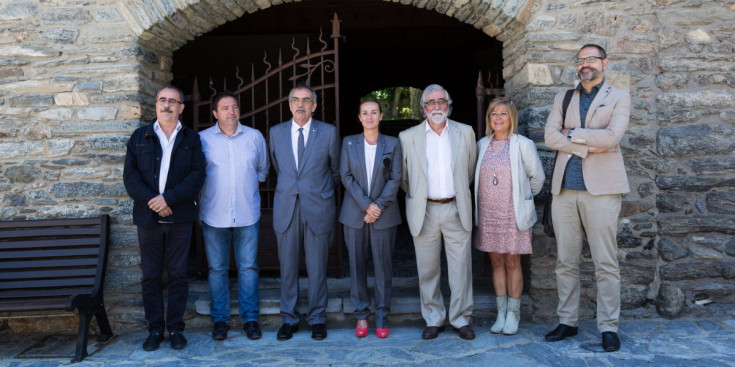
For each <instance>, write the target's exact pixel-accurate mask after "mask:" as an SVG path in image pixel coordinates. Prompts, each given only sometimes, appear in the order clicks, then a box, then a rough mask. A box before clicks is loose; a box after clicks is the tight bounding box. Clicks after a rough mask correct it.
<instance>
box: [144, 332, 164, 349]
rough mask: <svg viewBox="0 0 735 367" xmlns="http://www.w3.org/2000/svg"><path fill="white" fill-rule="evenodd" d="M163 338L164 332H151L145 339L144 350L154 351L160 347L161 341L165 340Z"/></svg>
mask: <svg viewBox="0 0 735 367" xmlns="http://www.w3.org/2000/svg"><path fill="white" fill-rule="evenodd" d="M163 339H164V336H163V333H154V332H151V333H149V334H148V338H147V339H146V340H145V342H143V350H145V351H148V352H152V351H154V350H156V349H158V347H160V346H161V342H162V341H163Z"/></svg>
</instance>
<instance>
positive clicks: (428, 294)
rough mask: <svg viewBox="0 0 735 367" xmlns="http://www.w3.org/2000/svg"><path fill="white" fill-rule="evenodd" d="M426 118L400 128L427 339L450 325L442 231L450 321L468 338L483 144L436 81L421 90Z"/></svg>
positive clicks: (408, 213)
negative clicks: (454, 114)
mask: <svg viewBox="0 0 735 367" xmlns="http://www.w3.org/2000/svg"><path fill="white" fill-rule="evenodd" d="M421 105H422V106H423V112H424V115H426V120H425V121H424V122H422V123H420V124H418V125H416V126H414V127H412V128H409V129H407V130H405V131H403V132H401V133H400V135H399V136H398V138H399V139H400V141H401V147H402V151H403V175H402V178H401V188H402V189H403V191H405V192H406V220H407V221H408V228H409V230H410V231H411V235H412V236H413V243H414V246H415V249H416V267H417V269H418V274H419V290H420V292H421V315H422V316H423V317H424V320H426V329H424V332H423V334H422V335H421V337H422V338H424V339H434V338H436V337H437V336H438V334H439V332H440V331H443V330H444V322H445V321H446V315H447V311H446V309H445V307H444V298H443V297H442V292H441V289H440V288H439V283H440V281H439V280H440V278H441V250H442V237H443V238H444V251H445V253H446V257H447V269H448V273H449V274H448V275H449V288H450V290H451V301H450V303H449V323H450V324H451V325H452V326H453V327H454V328H455V329H457V331H458V333H459V336H460V337H461V338H462V339H474V338H475V332H474V331H473V330H472V327H471V326H470V316H471V315H472V305H473V302H472V256H471V255H472V252H471V251H472V248H471V245H470V242H471V241H470V240H471V238H472V198H471V196H470V182H472V179H473V178H474V175H475V162H476V161H477V145H476V143H475V132H474V131H473V130H472V127H470V126H468V125H465V124H461V123H459V122H456V121H452V120H450V119H449V118H448V117H449V113H450V112H451V105H452V99H451V98H450V97H449V93H448V92H447V91H446V90H445V89H444V88H443V87H441V86H440V85H437V84H432V85H430V86H428V87H426V89H425V90H424V93H423V95H422V96H421Z"/></svg>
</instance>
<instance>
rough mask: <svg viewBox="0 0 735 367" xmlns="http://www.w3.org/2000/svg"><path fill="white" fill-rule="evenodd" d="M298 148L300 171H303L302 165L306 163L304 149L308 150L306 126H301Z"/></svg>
mask: <svg viewBox="0 0 735 367" xmlns="http://www.w3.org/2000/svg"><path fill="white" fill-rule="evenodd" d="M296 150H297V152H298V156H299V161H298V165H299V171H301V165H302V164H303V163H304V150H306V149H305V147H304V128H303V127H300V128H299V142H298V145H297V146H296Z"/></svg>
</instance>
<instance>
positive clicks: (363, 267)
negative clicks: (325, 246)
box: [344, 223, 396, 329]
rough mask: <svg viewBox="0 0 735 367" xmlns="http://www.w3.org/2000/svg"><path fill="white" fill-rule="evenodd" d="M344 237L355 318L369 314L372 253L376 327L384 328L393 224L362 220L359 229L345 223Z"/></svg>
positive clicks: (389, 291)
mask: <svg viewBox="0 0 735 367" xmlns="http://www.w3.org/2000/svg"><path fill="white" fill-rule="evenodd" d="M344 237H345V243H346V244H347V251H348V252H349V254H350V300H351V301H352V305H353V306H355V317H357V319H358V320H367V318H368V316H370V293H369V291H368V283H367V278H368V277H367V272H368V270H367V261H368V255H369V253H370V252H372V255H373V266H374V269H375V326H376V327H378V328H381V329H384V328H387V327H388V320H387V317H388V313H390V302H391V298H390V294H391V283H392V281H393V261H392V254H393V245H394V244H395V242H396V227H390V228H387V229H383V230H380V229H376V228H375V227H374V225H373V224H372V223H371V224H367V223H365V224H364V225H363V227H362V228H360V229H357V228H352V227H348V226H344Z"/></svg>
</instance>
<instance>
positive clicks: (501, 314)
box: [490, 296, 508, 334]
mask: <svg viewBox="0 0 735 367" xmlns="http://www.w3.org/2000/svg"><path fill="white" fill-rule="evenodd" d="M495 303H497V305H498V318H497V319H495V323H494V324H493V327H492V328H490V332H491V333H493V334H500V333H501V332H503V327H504V326H505V318H506V316H505V314H506V311H507V309H508V296H502V297H495Z"/></svg>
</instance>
